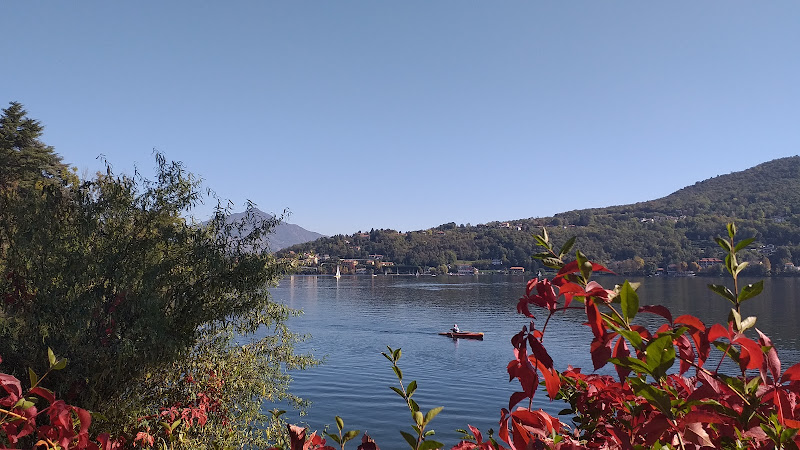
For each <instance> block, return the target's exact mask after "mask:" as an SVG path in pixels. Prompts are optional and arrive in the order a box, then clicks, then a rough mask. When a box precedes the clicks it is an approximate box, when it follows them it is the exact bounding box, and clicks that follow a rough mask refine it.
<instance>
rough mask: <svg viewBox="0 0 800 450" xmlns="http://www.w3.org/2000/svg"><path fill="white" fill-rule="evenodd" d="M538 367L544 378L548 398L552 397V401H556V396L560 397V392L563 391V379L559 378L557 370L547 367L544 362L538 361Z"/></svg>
mask: <svg viewBox="0 0 800 450" xmlns="http://www.w3.org/2000/svg"><path fill="white" fill-rule="evenodd" d="M537 366H538V367H539V372H541V373H542V377H543V378H544V386H545V389H547V396H548V397H550V400H555V398H556V395H558V390H559V389H561V378H559V377H558V372H556V369H554V368H552V366H551V367H545V366H544V364H543V363H542V361H537Z"/></svg>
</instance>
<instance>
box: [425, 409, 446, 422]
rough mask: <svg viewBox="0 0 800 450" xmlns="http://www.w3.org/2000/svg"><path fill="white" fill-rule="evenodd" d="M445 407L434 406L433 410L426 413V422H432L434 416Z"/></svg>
mask: <svg viewBox="0 0 800 450" xmlns="http://www.w3.org/2000/svg"><path fill="white" fill-rule="evenodd" d="M443 409H444V406H437V407H436V408H433V409H432V410H430V411H428V413H427V414H425V423H430V422H431V420H433V418H434V417H436V416H437V415H438V414H439V413H440V412H442V410H443Z"/></svg>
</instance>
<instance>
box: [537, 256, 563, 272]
mask: <svg viewBox="0 0 800 450" xmlns="http://www.w3.org/2000/svg"><path fill="white" fill-rule="evenodd" d="M542 264H544V265H545V266H547V267H549V268H551V269H560V268H561V267H563V266H564V262H563V261H561V260H560V259H558V258H553V257H552V256H551V257H549V258H542Z"/></svg>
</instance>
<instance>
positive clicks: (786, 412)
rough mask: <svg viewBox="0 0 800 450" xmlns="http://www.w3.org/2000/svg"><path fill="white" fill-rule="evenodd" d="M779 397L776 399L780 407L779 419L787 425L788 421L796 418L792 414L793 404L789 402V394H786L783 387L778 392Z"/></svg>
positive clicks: (782, 423)
mask: <svg viewBox="0 0 800 450" xmlns="http://www.w3.org/2000/svg"><path fill="white" fill-rule="evenodd" d="M776 394H777V396H778V398H777V399H776V401H775V406H777V407H778V421H779V422H780V423H781V425H783V426H787V423H786V421H787V420H792V419H794V417H793V415H792V406H791V404H790V403H789V396H788V395H786V392H784V391H783V390H782V389H780V390H778V391H777V392H776Z"/></svg>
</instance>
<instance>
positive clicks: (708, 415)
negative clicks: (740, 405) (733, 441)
mask: <svg viewBox="0 0 800 450" xmlns="http://www.w3.org/2000/svg"><path fill="white" fill-rule="evenodd" d="M681 421H682V422H684V423H689V422H703V423H724V422H725V421H724V420H723V419H722V418H721V417H720V416H719V414H717V413H714V412H708V411H700V410H694V411H689V412H688V413H687V414H686V415H685V416H683V418H682V419H681Z"/></svg>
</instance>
